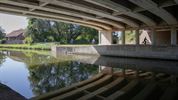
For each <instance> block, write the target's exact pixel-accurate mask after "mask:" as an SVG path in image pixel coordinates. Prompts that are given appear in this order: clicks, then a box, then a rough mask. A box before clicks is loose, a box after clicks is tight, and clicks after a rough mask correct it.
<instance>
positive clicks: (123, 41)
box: [121, 30, 125, 45]
mask: <svg viewBox="0 0 178 100" xmlns="http://www.w3.org/2000/svg"><path fill="white" fill-rule="evenodd" d="M121 40H122V43H121V44H122V45H124V44H125V30H123V31H122V32H121Z"/></svg>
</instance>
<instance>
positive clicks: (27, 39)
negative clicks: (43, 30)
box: [24, 37, 33, 45]
mask: <svg viewBox="0 0 178 100" xmlns="http://www.w3.org/2000/svg"><path fill="white" fill-rule="evenodd" d="M24 43H25V44H30V45H31V44H32V43H33V39H32V38H31V37H26V38H25V40H24Z"/></svg>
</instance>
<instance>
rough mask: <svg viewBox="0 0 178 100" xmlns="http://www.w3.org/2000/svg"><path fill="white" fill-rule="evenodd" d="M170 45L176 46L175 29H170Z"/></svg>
mask: <svg viewBox="0 0 178 100" xmlns="http://www.w3.org/2000/svg"><path fill="white" fill-rule="evenodd" d="M171 45H177V31H176V28H175V27H172V28H171Z"/></svg>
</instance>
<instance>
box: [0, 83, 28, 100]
mask: <svg viewBox="0 0 178 100" xmlns="http://www.w3.org/2000/svg"><path fill="white" fill-rule="evenodd" d="M0 100H27V99H26V98H25V97H24V96H22V95H20V94H19V93H17V92H16V91H14V90H13V89H11V88H10V87H8V86H6V85H4V84H2V83H0Z"/></svg>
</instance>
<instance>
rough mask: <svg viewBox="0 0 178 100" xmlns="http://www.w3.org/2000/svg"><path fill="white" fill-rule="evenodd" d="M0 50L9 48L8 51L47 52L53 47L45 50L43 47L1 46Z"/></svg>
mask: <svg viewBox="0 0 178 100" xmlns="http://www.w3.org/2000/svg"><path fill="white" fill-rule="evenodd" d="M0 48H7V49H26V50H47V51H50V50H51V47H49V48H43V47H33V46H23V45H21V46H20V45H19V46H10V45H0Z"/></svg>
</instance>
